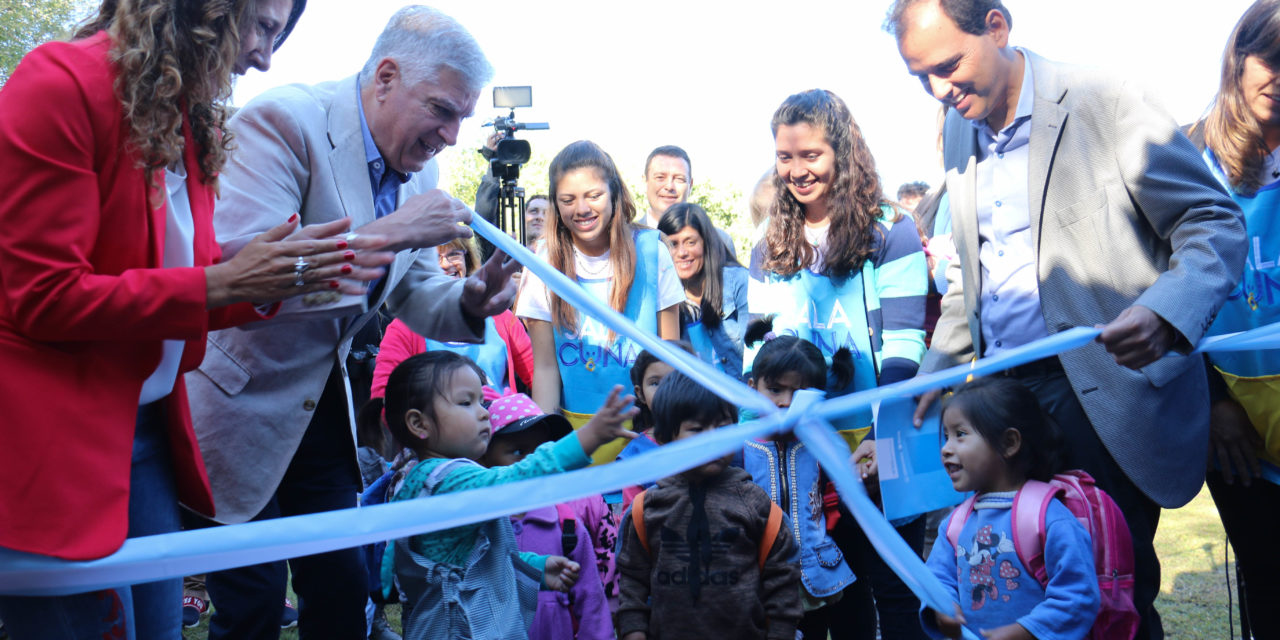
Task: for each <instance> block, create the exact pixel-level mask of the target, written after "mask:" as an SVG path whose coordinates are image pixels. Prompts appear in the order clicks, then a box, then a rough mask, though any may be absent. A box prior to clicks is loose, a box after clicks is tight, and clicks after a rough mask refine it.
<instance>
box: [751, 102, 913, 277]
mask: <svg viewBox="0 0 1280 640" xmlns="http://www.w3.org/2000/svg"><path fill="white" fill-rule="evenodd" d="M800 123H805V124H808V125H809V126H811V127H813V128H815V129H817V130H819V131H821V132H822V133H823V135H824V136H825V137H826V141H827V144H829V145H831V148H832V149H834V150H835V168H834V173H835V179H834V180H833V181H832V184H831V190H830V192H829V193H828V194H827V196H826V197H827V211H828V212H829V213H830V220H831V224H830V227H829V231H828V232H827V244H826V247H825V248H824V249H823V259H824V262H825V264H823V265H821V270H822V273H823V274H825V275H827V276H829V277H834V278H845V277H848V276H850V275H852V274H853V273H854V272H856V271H857V270H858V269H861V268H862V263H863V261H865V260H866V259H867V256H868V255H869V254H870V253H871V247H872V244H873V237H872V233H873V232H874V231H875V229H876V220H878V219H879V218H880V216H881V215H882V212H881V206H882V205H886V204H888V203H887V202H886V201H885V198H884V194H883V193H882V192H881V190H880V177H879V175H878V174H877V173H876V162H875V159H874V158H872V157H871V149H870V148H868V147H867V142H866V140H864V139H863V137H862V130H861V129H859V128H858V123H857V122H855V121H854V119H853V115H852V114H851V113H849V107H848V106H846V105H845V103H844V101H843V100H841V99H840V97H839V96H837V95H836V94H834V93H831V92H830V91H824V90H822V89H811V90H809V91H806V92H804V93H797V94H795V95H793V96H791V97H789V98H787V99H786V100H785V101H784V102H783V103H782V106H780V107H778V110H777V111H776V112H774V114H773V123H772V125H771V126H772V129H773V135H774V137H775V138H776V137H777V135H778V127H781V126H783V125H786V126H793V125H797V124H800ZM773 181H774V187H775V188H776V189H777V193H775V194H774V199H773V207H772V210H771V212H770V213H771V215H770V218H769V227H768V229H767V230H766V231H765V236H764V238H765V244H766V246H765V257H764V265H763V266H764V269H765V270H767V271H772V272H774V273H777V274H780V275H783V276H790V275H792V274H794V273H796V272H798V271H800V270H801V269H803V268H805V267H807V266H808V265H809V264H810V263H812V262H813V260H814V258H815V257H816V252H815V251H814V248H813V247H812V246H810V245H809V242H808V241H807V240H806V239H805V237H804V205H802V204H800V202H799V201H798V200H796V198H795V196H793V195H791V191H790V190H789V189H787V184H786V181H785V180H784V178H783V177H782V176H780V175H778V174H777V172H776V171H775V172H774V177H773ZM892 215H893V216H894V221H895V222H896V221H897V219H898V217H899V216H900V214H899V213H898V212H897V210H896V209H894V210H893V214H892Z"/></svg>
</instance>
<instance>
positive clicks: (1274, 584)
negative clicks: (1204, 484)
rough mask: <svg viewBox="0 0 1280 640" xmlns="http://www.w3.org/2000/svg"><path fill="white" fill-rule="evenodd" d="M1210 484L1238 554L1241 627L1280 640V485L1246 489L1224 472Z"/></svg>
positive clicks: (1213, 474) (1259, 483) (1262, 638)
mask: <svg viewBox="0 0 1280 640" xmlns="http://www.w3.org/2000/svg"><path fill="white" fill-rule="evenodd" d="M1207 480H1208V483H1209V492H1210V493H1212V494H1213V502H1214V504H1216V505H1218V514H1219V515H1220V516H1221V517H1222V526H1223V528H1225V529H1226V530H1227V538H1228V539H1230V540H1231V548H1232V549H1234V550H1235V552H1236V565H1237V568H1238V569H1239V571H1237V573H1236V576H1237V578H1238V580H1237V584H1238V585H1239V588H1240V625H1241V627H1242V628H1248V630H1249V631H1250V632H1251V634H1252V636H1253V637H1254V638H1257V639H1258V640H1267V639H1272V638H1280V606H1277V605H1280V553H1277V552H1276V545H1275V538H1272V537H1271V536H1274V535H1276V531H1277V530H1280V486H1277V485H1274V484H1272V483H1270V482H1267V481H1266V480H1263V479H1261V478H1254V479H1253V482H1252V484H1251V485H1250V486H1248V487H1246V486H1244V485H1243V484H1241V483H1240V479H1239V478H1238V477H1237V478H1236V479H1235V482H1234V483H1233V484H1227V483H1226V482H1225V481H1223V479H1222V474H1221V473H1219V472H1218V471H1210V472H1209V475H1208V477H1207ZM1244 637H1249V636H1244Z"/></svg>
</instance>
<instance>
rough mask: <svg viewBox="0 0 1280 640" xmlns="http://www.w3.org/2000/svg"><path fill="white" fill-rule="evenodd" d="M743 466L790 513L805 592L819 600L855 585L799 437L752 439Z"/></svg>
mask: <svg viewBox="0 0 1280 640" xmlns="http://www.w3.org/2000/svg"><path fill="white" fill-rule="evenodd" d="M743 464H744V467H745V468H746V470H747V473H750V474H751V479H752V480H754V481H755V483H756V484H757V485H760V487H761V488H763V489H764V490H765V491H767V492H768V493H769V497H770V498H772V499H773V501H774V502H776V503H778V505H779V506H780V507H782V509H783V511H784V512H786V514H787V515H788V517H789V520H790V525H791V534H792V535H793V536H794V537H795V539H796V540H797V542H798V543H799V546H800V581H801V583H802V584H803V585H804V588H805V591H808V592H809V594H810V595H812V596H815V597H819V598H823V597H826V596H831V595H834V594H836V593H839V592H840V591H841V590H843V589H844V588H845V587H847V586H849V585H850V584H853V582H854V580H856V578H855V577H854V575H853V571H852V570H851V569H849V565H848V564H847V563H846V562H845V560H844V554H842V553H841V552H840V548H839V547H837V546H836V542H835V540H832V539H831V536H829V535H827V520H826V518H825V517H824V516H823V513H822V489H823V487H822V484H821V479H822V478H821V474H820V473H819V468H818V461H817V459H816V458H814V457H813V454H811V453H810V452H809V449H808V447H806V446H805V444H804V443H803V442H800V441H798V440H793V441H789V442H772V441H767V442H761V441H756V440H751V441H748V442H747V443H746V446H745V447H744V448H743Z"/></svg>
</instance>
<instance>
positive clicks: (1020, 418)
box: [921, 377, 1138, 640]
mask: <svg viewBox="0 0 1280 640" xmlns="http://www.w3.org/2000/svg"><path fill="white" fill-rule="evenodd" d="M942 433H943V436H942V437H943V442H942V463H943V466H944V468H945V469H946V471H947V474H948V475H949V476H950V477H951V483H952V486H954V487H955V489H956V491H960V492H974V495H972V496H971V497H970V498H968V499H967V500H966V501H965V502H964V503H962V504H961V505H960V506H958V507H956V509H955V510H954V511H953V512H952V513H951V515H950V516H949V517H948V518H946V519H945V520H944V521H943V523H942V525H941V526H940V527H939V533H938V538H937V540H936V541H935V543H934V545H933V550H932V552H931V553H930V555H929V559H928V562H927V565H928V567H929V569H930V571H932V573H933V574H934V575H935V576H937V578H938V579H939V580H941V581H942V583H943V585H945V586H946V587H948V589H954V592H955V593H956V596H957V600H958V602H959V604H958V605H957V606H956V608H955V610H954V611H947V612H942V611H933V610H930V609H922V610H921V622H922V624H923V626H924V628H925V630H926V631H927V632H928V633H929V634H930V635H931V636H933V637H947V638H959V637H961V635H960V634H961V626H964V627H966V628H968V629H969V630H970V631H972V632H973V633H974V635H976V636H979V637H985V638H999V639H1014V638H1018V639H1026V640H1029V639H1031V638H1035V639H1037V640H1051V639H1052V640H1056V639H1064V640H1066V639H1071V640H1079V639H1081V638H1108V639H1110V638H1119V639H1121V640H1127V639H1131V638H1132V637H1133V634H1134V632H1135V631H1136V630H1137V625H1138V616H1137V612H1136V611H1135V610H1134V608H1133V547H1132V540H1131V539H1130V537H1129V529H1128V526H1127V525H1126V524H1125V521H1124V516H1123V514H1121V513H1120V510H1119V509H1118V508H1117V507H1116V506H1115V503H1114V502H1112V501H1111V498H1110V497H1109V496H1107V495H1106V494H1105V493H1103V492H1102V491H1101V490H1100V489H1098V488H1097V487H1095V486H1094V485H1093V479H1092V478H1090V477H1089V475H1088V474H1086V473H1084V472H1081V471H1070V472H1066V473H1063V474H1058V475H1054V472H1055V471H1056V470H1057V468H1058V460H1057V456H1056V452H1057V451H1058V447H1057V441H1056V436H1055V434H1054V430H1053V427H1052V424H1051V422H1050V421H1049V420H1048V419H1047V418H1046V416H1045V414H1044V412H1043V411H1042V410H1041V408H1040V404H1039V402H1038V401H1037V400H1036V397H1035V395H1034V394H1032V393H1031V391H1029V390H1028V389H1027V388H1026V387H1024V386H1022V385H1021V384H1020V383H1018V382H1017V381H1014V380H1012V379H1008V378H998V377H997V378H981V379H977V380H974V381H972V382H969V383H966V384H965V385H963V386H961V387H960V388H959V389H957V390H956V392H955V394H954V395H952V396H951V398H949V399H948V400H947V402H946V403H945V404H944V405H943V409H942Z"/></svg>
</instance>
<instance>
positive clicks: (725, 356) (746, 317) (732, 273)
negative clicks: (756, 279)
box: [680, 265, 750, 379]
mask: <svg viewBox="0 0 1280 640" xmlns="http://www.w3.org/2000/svg"><path fill="white" fill-rule="evenodd" d="M720 278H721V280H720V289H721V295H722V297H723V300H722V301H721V302H720V317H721V321H720V326H718V327H716V328H715V329H707V327H706V324H704V323H697V326H700V327H701V328H702V335H703V336H705V338H704V340H706V341H709V342H710V343H711V344H710V347H711V351H712V352H713V353H703V351H704V350H705V347H706V344H705V343H700V341H699V340H694V339H693V338H692V337H691V336H690V329H691V327H689V326H687V325H683V322H682V326H681V327H680V339H681V340H685V341H688V342H690V343H692V344H693V348H694V349H695V350H696V351H698V356H699V357H701V358H702V359H703V360H706V361H707V362H710V363H711V364H713V365H715V367H716V368H717V369H719V370H721V371H723V372H725V373H727V374H729V375H731V376H733V377H735V378H738V379H742V351H743V345H742V340H743V336H744V335H746V332H747V323H748V322H749V321H750V312H749V311H748V309H747V283H748V281H749V280H750V276H749V272H748V271H747V269H746V267H742V266H739V265H725V267H724V269H723V270H722V271H721V276H720ZM681 320H682V321H684V320H685V318H684V317H683V314H682V317H681Z"/></svg>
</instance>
